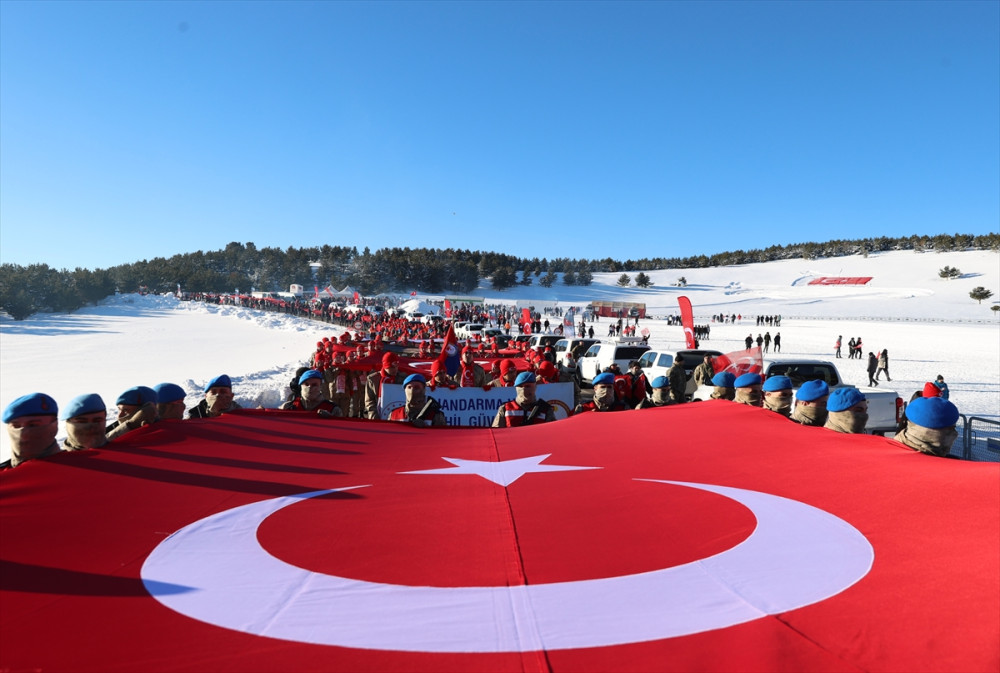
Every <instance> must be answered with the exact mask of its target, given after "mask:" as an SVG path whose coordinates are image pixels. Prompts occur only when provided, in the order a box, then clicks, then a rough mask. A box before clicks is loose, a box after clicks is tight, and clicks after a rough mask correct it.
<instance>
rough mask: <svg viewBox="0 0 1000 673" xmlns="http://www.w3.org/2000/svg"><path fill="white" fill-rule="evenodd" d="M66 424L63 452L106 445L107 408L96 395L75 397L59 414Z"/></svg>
mask: <svg viewBox="0 0 1000 673" xmlns="http://www.w3.org/2000/svg"><path fill="white" fill-rule="evenodd" d="M59 418H61V419H62V420H64V421H65V422H66V439H65V440H64V441H63V445H62V448H63V449H64V450H65V451H79V450H80V449H96V448H99V447H101V446H104V445H105V444H107V443H108V436H107V432H106V430H105V427H104V426H105V424H107V422H108V408H107V406H106V405H105V404H104V400H103V399H101V396H100V395H98V394H97V393H89V394H86V395H77V396H76V397H74V398H73V399H72V400H70V401H69V404H67V405H66V406H65V407H63V408H62V410H61V411H60V413H59Z"/></svg>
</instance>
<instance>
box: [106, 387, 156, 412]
mask: <svg viewBox="0 0 1000 673" xmlns="http://www.w3.org/2000/svg"><path fill="white" fill-rule="evenodd" d="M157 401H158V398H157V396H156V391H155V390H153V389H152V388H147V387H146V386H136V387H135V388H129V389H128V390H126V391H125V392H123V393H122V394H121V395H119V396H118V399H117V400H115V404H128V405H131V406H134V407H141V406H142V405H144V404H146V403H147V402H152V403H153V404H156V402H157Z"/></svg>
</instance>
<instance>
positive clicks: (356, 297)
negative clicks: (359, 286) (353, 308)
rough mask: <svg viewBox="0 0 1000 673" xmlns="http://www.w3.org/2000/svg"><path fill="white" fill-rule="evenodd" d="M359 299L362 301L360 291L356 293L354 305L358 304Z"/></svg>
mask: <svg viewBox="0 0 1000 673" xmlns="http://www.w3.org/2000/svg"><path fill="white" fill-rule="evenodd" d="M359 299H361V297H360V296H359V295H358V291H357V290H355V291H354V303H355V304H357V303H358V300H359Z"/></svg>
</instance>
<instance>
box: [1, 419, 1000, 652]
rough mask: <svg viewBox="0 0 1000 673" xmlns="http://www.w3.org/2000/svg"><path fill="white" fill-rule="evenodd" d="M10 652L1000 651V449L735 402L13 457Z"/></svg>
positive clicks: (233, 431)
mask: <svg viewBox="0 0 1000 673" xmlns="http://www.w3.org/2000/svg"><path fill="white" fill-rule="evenodd" d="M0 498H2V505H0V561H2V573H0V584H2V587H0V589H2V593H0V670H4V671H6V670H13V671H19V670H80V671H88V670H89V671H137V670H142V671H205V670H224V671H268V670H273V671H300V670H309V671H313V670H316V671H320V670H327V671H336V670H344V671H355V670H392V671H396V670H430V671H473V670H474V671H482V670H488V671H494V670H496V671H506V670H513V671H524V670H531V671H534V670H540V671H549V670H552V671H607V670H629V671H690V670H725V671H730V670H741V671H742V670H747V671H749V670H752V671H757V670H760V671H765V670H766V671H801V670H822V671H826V670H830V671H856V670H866V671H903V670H905V671H931V670H934V671H937V670H953V671H990V670H992V671H996V670H998V668H1000V637H998V634H1000V465H996V464H978V463H969V462H962V461H957V460H948V459H942V458H935V457H931V456H925V455H922V454H918V453H915V452H912V451H910V450H908V449H906V448H904V447H902V446H901V445H899V444H897V443H895V442H893V441H891V440H887V439H884V438H880V437H873V436H848V435H842V434H838V433H834V432H830V431H827V430H824V429H822V428H804V427H801V426H798V425H796V424H794V423H791V422H789V421H788V420H786V419H784V418H781V417H779V416H777V415H776V414H773V413H771V412H769V411H766V410H763V409H756V408H751V407H747V406H743V405H736V404H733V403H730V402H725V401H712V402H702V403H698V404H686V405H680V406H675V407H666V408H658V409H648V410H643V411H629V412H622V413H616V414H599V413H587V414H581V415H578V416H574V417H571V418H569V419H566V420H564V421H559V422H556V423H550V424H547V425H544V426H530V427H523V428H511V429H497V430H493V429H472V428H469V429H466V428H442V429H434V428H430V429H416V428H412V427H410V426H408V425H403V424H390V423H385V422H379V421H355V420H346V419H320V418H317V417H315V416H313V415H311V414H298V413H294V412H263V411H259V412H253V411H250V412H243V413H237V414H233V415H227V416H223V417H222V418H219V419H204V420H191V421H166V422H161V423H158V424H156V425H154V426H152V427H149V428H144V429H142V430H139V431H136V432H133V433H130V434H128V435H126V436H125V437H123V438H122V439H121V440H119V441H116V442H115V443H113V444H112V445H110V446H109V447H108V448H105V449H99V450H90V451H80V452H74V453H63V454H60V455H58V456H55V457H52V458H50V459H44V460H38V461H32V462H29V463H26V464H24V465H22V466H19V467H17V468H16V469H14V470H10V471H7V472H4V473H2V474H0Z"/></svg>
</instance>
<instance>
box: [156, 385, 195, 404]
mask: <svg viewBox="0 0 1000 673" xmlns="http://www.w3.org/2000/svg"><path fill="white" fill-rule="evenodd" d="M153 390H155V391H156V401H157V402H158V403H160V404H166V403H167V402H177V401H179V400H183V399H184V398H185V397H187V393H185V392H184V389H183V388H181V387H180V386H179V385H177V384H176V383H158V384H156V385H155V386H153Z"/></svg>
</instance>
